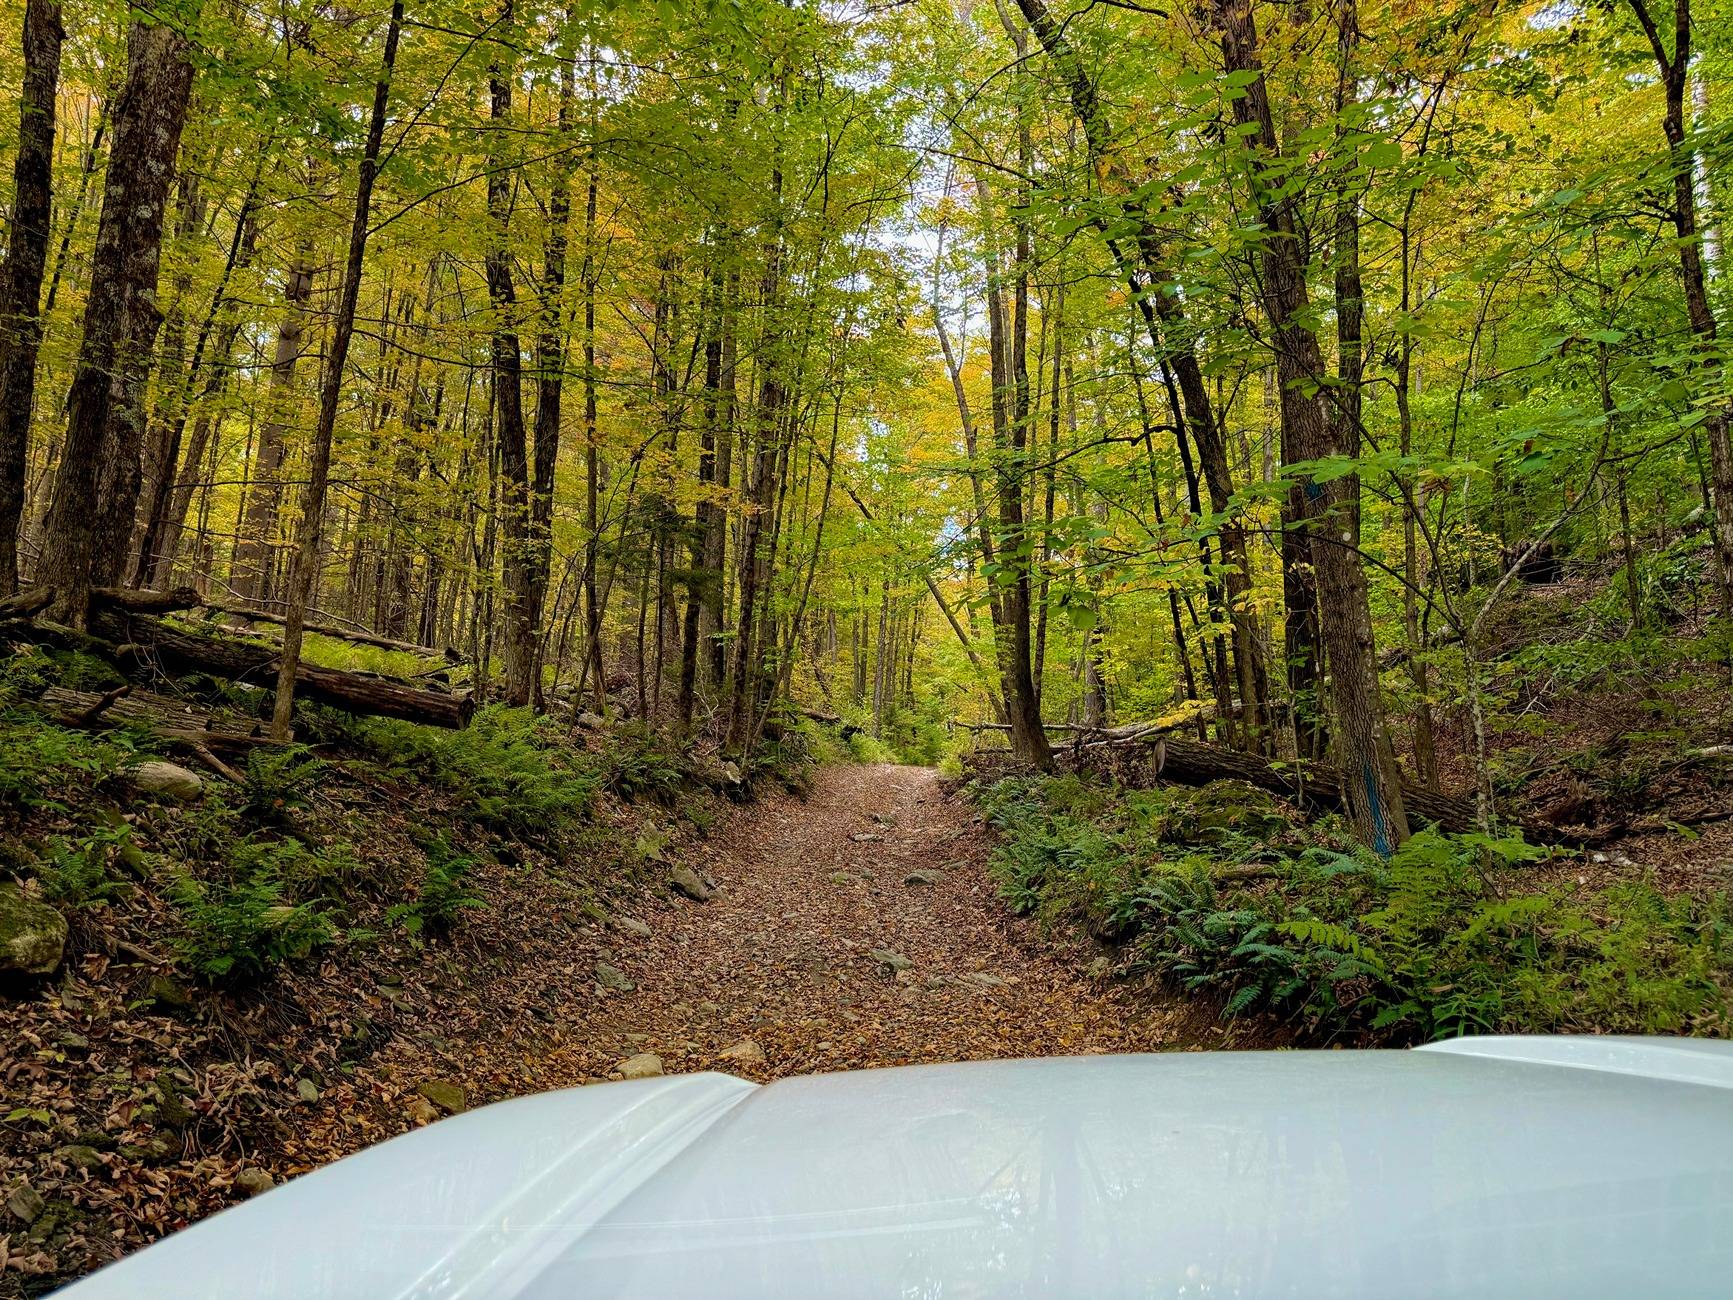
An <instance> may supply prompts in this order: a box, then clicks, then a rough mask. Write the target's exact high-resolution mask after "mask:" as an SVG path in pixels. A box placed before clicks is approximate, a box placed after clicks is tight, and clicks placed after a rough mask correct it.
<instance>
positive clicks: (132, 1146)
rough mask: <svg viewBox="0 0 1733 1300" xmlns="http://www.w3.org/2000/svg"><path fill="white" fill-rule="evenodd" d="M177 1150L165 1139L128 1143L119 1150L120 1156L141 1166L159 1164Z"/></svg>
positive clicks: (154, 1138) (157, 1138) (155, 1138)
mask: <svg viewBox="0 0 1733 1300" xmlns="http://www.w3.org/2000/svg"><path fill="white" fill-rule="evenodd" d="M178 1149H179V1148H178V1147H176V1146H175V1145H174V1144H173V1143H171V1142H169V1140H168V1139H167V1138H160V1137H153V1138H146V1139H145V1140H144V1141H142V1142H128V1143H127V1144H126V1145H125V1146H123V1147H121V1148H120V1154H121V1155H122V1156H123V1157H124V1158H125V1159H127V1160H136V1161H137V1162H138V1163H139V1164H142V1165H155V1164H161V1163H162V1162H163V1161H164V1160H167V1159H168V1158H169V1157H170V1156H172V1155H174V1154H175V1152H176V1151H177V1150H178Z"/></svg>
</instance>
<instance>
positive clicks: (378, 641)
mask: <svg viewBox="0 0 1733 1300" xmlns="http://www.w3.org/2000/svg"><path fill="white" fill-rule="evenodd" d="M196 603H197V605H198V606H199V608H201V609H208V610H210V611H211V612H213V613H216V614H225V615H227V616H229V617H230V618H238V619H243V620H245V621H246V622H249V623H270V624H273V625H275V626H277V627H282V626H283V625H284V624H285V623H287V622H288V621H289V620H288V619H286V618H284V617H283V615H281V614H274V613H272V612H271V611H269V610H264V609H252V608H250V607H248V606H246V605H235V604H230V603H229V602H227V601H219V600H200V601H197V602H196ZM304 627H305V629H306V630H307V631H308V632H312V633H314V634H316V635H318V636H328V637H333V638H335V639H336V640H339V641H349V642H351V643H353V644H355V645H365V646H372V647H374V648H375V649H378V650H396V651H398V652H400V653H402V654H410V655H421V656H422V657H424V658H428V659H444V660H445V662H446V663H448V664H460V663H463V662H464V656H463V654H462V653H460V652H459V651H458V650H456V649H454V648H453V647H451V646H446V647H444V648H443V649H441V648H439V647H436V646H430V645H419V644H417V643H416V642H414V641H399V640H397V639H396V638H394V637H388V636H380V635H379V634H378V633H375V632H363V631H361V630H359V629H357V628H347V627H338V626H337V625H336V624H334V623H325V622H319V621H316V620H313V619H309V620H307V622H306V623H305V624H304Z"/></svg>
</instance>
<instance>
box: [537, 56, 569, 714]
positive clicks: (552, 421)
mask: <svg viewBox="0 0 1733 1300" xmlns="http://www.w3.org/2000/svg"><path fill="white" fill-rule="evenodd" d="M571 120H572V61H571V60H570V59H562V60H561V61H560V107H559V119H558V126H559V131H560V134H561V136H562V137H563V136H564V135H565V134H566V133H567V132H568V131H569V130H570V129H571ZM554 166H555V169H556V170H555V172H554V178H553V183H552V185H551V186H550V188H549V192H548V227H547V236H546V238H545V240H544V242H543V245H542V285H541V329H540V332H539V333H538V334H537V336H536V420H535V452H534V457H533V462H532V465H531V477H530V520H529V524H530V528H529V539H528V543H529V560H528V562H529V590H528V593H527V595H528V600H529V609H528V611H527V622H528V623H529V627H530V635H531V636H532V637H537V629H538V628H540V626H541V624H542V614H543V607H544V606H545V605H546V604H547V596H548V575H549V573H550V572H551V571H552V567H553V546H554V531H553V530H554V471H555V469H556V467H557V466H558V464H559V459H560V412H561V399H562V397H563V396H564V392H565V377H566V328H565V308H564V304H563V303H562V301H561V299H562V297H563V295H564V293H565V287H566V223H567V221H568V220H569V218H570V216H571V210H572V193H571V175H570V171H569V169H568V167H567V164H566V163H565V162H564V161H563V160H561V161H556V162H555V164H554ZM537 643H538V645H539V637H538V641H537ZM541 677H542V674H541V655H540V654H539V653H538V654H537V655H536V657H535V662H534V664H532V666H531V670H530V703H531V705H533V706H534V707H535V708H538V709H539V708H540V707H541V705H542V699H541V694H542V691H541V685H542V683H541Z"/></svg>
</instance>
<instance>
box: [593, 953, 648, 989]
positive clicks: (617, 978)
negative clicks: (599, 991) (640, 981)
mask: <svg viewBox="0 0 1733 1300" xmlns="http://www.w3.org/2000/svg"><path fill="white" fill-rule="evenodd" d="M596 983H598V984H600V985H601V986H602V987H603V988H605V989H613V990H614V992H616V993H630V992H631V991H632V990H633V989H635V988H637V987H638V986H637V985H636V984H634V983H632V981H631V980H629V979H627V978H626V972H625V971H623V970H621V969H620V968H619V967H618V966H615V965H612V964H610V963H608V962H605V961H599V962H597V963H596Z"/></svg>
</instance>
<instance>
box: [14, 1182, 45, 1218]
mask: <svg viewBox="0 0 1733 1300" xmlns="http://www.w3.org/2000/svg"><path fill="white" fill-rule="evenodd" d="M45 1205H47V1202H46V1201H44V1200H43V1199H42V1193H41V1192H39V1191H37V1190H36V1189H35V1188H34V1187H32V1186H31V1185H30V1184H29V1183H19V1184H18V1186H16V1187H14V1188H13V1189H12V1190H11V1192H9V1193H8V1194H7V1196H6V1212H7V1213H8V1214H10V1215H11V1216H12V1217H13V1218H15V1219H22V1220H23V1221H24V1222H25V1223H35V1222H36V1216H37V1215H39V1214H41V1213H42V1210H43V1207H44V1206H45Z"/></svg>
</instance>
